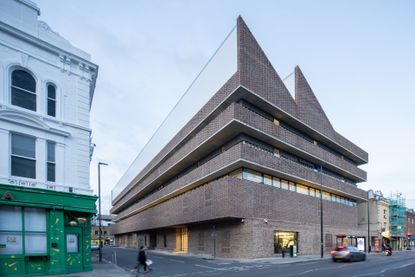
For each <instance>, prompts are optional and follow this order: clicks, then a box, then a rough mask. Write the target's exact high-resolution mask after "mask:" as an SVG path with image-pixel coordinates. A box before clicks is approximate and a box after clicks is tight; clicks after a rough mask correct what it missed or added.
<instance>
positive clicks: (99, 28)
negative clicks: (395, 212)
mask: <svg viewBox="0 0 415 277" xmlns="http://www.w3.org/2000/svg"><path fill="white" fill-rule="evenodd" d="M35 2H36V3H37V4H38V5H39V7H40V9H41V17H40V19H41V20H44V21H46V22H47V23H48V24H49V25H50V26H51V27H52V29H54V30H55V31H57V32H58V33H60V34H61V35H63V36H64V37H65V38H67V39H68V40H69V41H70V42H71V43H72V44H73V45H75V46H77V47H79V48H81V49H83V50H85V51H87V52H89V53H90V54H91V55H92V60H93V62H95V63H97V64H98V65H99V66H100V69H99V76H98V82H97V87H96V90H95V98H94V102H93V105H92V110H91V127H92V129H93V140H94V142H95V143H96V144H97V148H96V149H95V155H94V158H93V162H92V164H91V186H92V187H93V188H94V189H96V187H97V185H96V163H97V161H98V160H100V161H105V162H108V163H109V164H110V166H109V167H107V168H104V169H103V171H102V186H103V187H104V189H103V192H104V193H103V194H104V197H103V200H105V201H106V203H105V204H104V206H103V207H104V209H105V210H108V209H109V207H110V203H109V199H110V197H109V195H110V190H111V188H112V187H113V186H114V185H115V184H116V183H117V181H118V180H119V178H120V177H121V175H122V174H123V173H124V171H125V170H126V169H127V167H128V166H129V164H130V163H131V162H132V160H133V159H134V158H135V156H136V155H137V154H138V152H139V150H140V149H141V148H142V146H143V145H144V143H145V142H146V141H147V140H148V139H149V137H150V136H151V134H152V133H153V132H154V131H155V130H156V128H157V127H158V125H160V123H161V122H162V120H163V119H164V117H165V116H166V115H167V113H168V112H169V110H170V109H171V108H172V107H173V106H174V104H175V103H176V101H177V100H178V99H179V98H180V96H181V95H182V94H183V92H184V91H185V89H186V88H187V87H188V86H189V84H190V83H191V81H192V80H193V79H194V78H195V77H196V75H197V74H198V72H199V71H200V70H201V68H202V66H203V65H204V64H205V63H206V62H207V60H208V59H209V57H210V56H211V55H212V54H213V53H214V51H215V50H216V48H217V47H218V46H219V44H220V43H221V42H222V40H223V39H224V38H225V36H226V35H227V33H228V32H229V31H230V30H231V29H232V27H233V26H234V25H235V23H236V17H237V16H238V15H239V14H240V15H242V16H243V18H244V19H245V21H246V23H247V24H248V26H249V27H250V29H251V31H252V32H253V34H254V35H255V37H256V38H257V40H258V42H259V43H260V44H261V46H262V48H263V49H264V51H265V53H266V54H267V56H268V57H269V59H270V60H271V62H272V63H273V65H274V67H275V69H276V70H277V71H278V73H279V74H280V76H281V77H285V76H286V75H288V74H289V73H291V72H292V70H293V68H294V66H295V65H299V66H300V67H301V68H302V70H303V72H304V74H305V76H306V78H307V79H308V81H309V83H310V84H311V86H312V88H313V90H314V92H315V94H316V96H317V97H318V99H319V101H320V103H321V105H322V106H323V108H324V110H325V112H326V114H327V115H328V117H329V119H330V120H331V123H332V125H333V126H334V128H335V129H336V130H337V131H338V132H339V133H341V134H342V135H344V136H345V137H347V138H348V139H350V140H351V141H353V142H354V143H356V144H357V145H359V146H360V147H362V148H363V149H365V150H366V151H368V152H369V164H368V165H365V166H363V167H362V168H363V169H364V170H367V172H368V182H367V183H363V184H361V185H360V187H361V188H364V189H368V188H373V189H380V190H382V191H383V193H384V195H385V196H389V194H390V193H391V192H397V191H400V192H403V193H404V195H405V196H406V198H407V200H408V201H407V202H408V206H410V207H413V208H415V183H414V178H413V176H412V174H414V173H415V147H414V140H415V139H414V137H415V109H414V108H413V106H414V103H415V86H414V84H413V83H414V79H415V78H414V77H415V71H414V64H415V16H414V14H415V2H414V1H132V0H131V1H128V0H123V1H115V0H112V1H109V0H105V1H103V0H95V1H93V0H90V1H84V0H71V1H63V0H62V1H59V0H35Z"/></svg>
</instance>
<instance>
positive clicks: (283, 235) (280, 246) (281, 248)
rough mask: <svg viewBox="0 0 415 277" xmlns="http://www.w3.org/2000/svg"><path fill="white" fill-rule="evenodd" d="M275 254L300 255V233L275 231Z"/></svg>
mask: <svg viewBox="0 0 415 277" xmlns="http://www.w3.org/2000/svg"><path fill="white" fill-rule="evenodd" d="M274 253H284V254H289V253H290V254H293V255H296V254H297V253H298V232H286V231H275V232H274Z"/></svg>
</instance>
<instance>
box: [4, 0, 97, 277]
mask: <svg viewBox="0 0 415 277" xmlns="http://www.w3.org/2000/svg"><path fill="white" fill-rule="evenodd" d="M39 15H40V10H39V8H38V7H37V6H36V4H35V3H33V2H32V1H29V0H4V1H0V65H1V66H0V88H1V90H0V275H1V276H23V275H24V276H28V275H46V274H62V273H69V272H78V271H87V270H91V269H92V264H91V252H90V234H91V229H90V228H91V226H90V217H91V215H92V214H94V213H95V212H96V209H95V201H96V197H95V196H92V190H91V188H90V186H89V163H90V157H91V154H92V152H91V147H90V145H91V144H90V138H91V129H90V126H89V111H90V107H91V103H92V97H93V94H94V88H95V81H96V76H97V71H98V66H97V65H95V64H93V63H92V62H91V61H90V60H91V58H90V55H89V54H87V53H85V52H83V51H82V50H80V49H78V48H75V47H74V46H72V45H71V44H70V43H69V42H68V41H67V40H65V39H64V38H63V37H61V36H60V35H59V34H57V33H56V32H54V31H53V30H51V28H50V27H49V26H48V25H47V24H46V23H45V22H42V21H40V20H38V16H39Z"/></svg>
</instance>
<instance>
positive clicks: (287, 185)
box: [229, 168, 357, 207]
mask: <svg viewBox="0 0 415 277" xmlns="http://www.w3.org/2000/svg"><path fill="white" fill-rule="evenodd" d="M229 176H231V177H235V178H238V179H241V180H247V181H252V182H255V183H259V184H265V185H269V186H272V187H276V188H280V189H285V190H289V191H292V192H297V193H300V194H303V195H308V196H312V197H317V198H320V191H321V190H320V189H318V188H313V187H310V186H307V185H304V184H299V183H296V182H292V181H288V180H285V179H282V178H279V177H275V176H271V175H268V174H265V173H261V172H258V171H255V170H251V169H247V168H240V169H237V170H234V171H232V172H231V173H229ZM323 200H327V201H331V202H336V203H339V204H344V205H346V206H350V207H357V203H356V201H354V200H352V199H350V198H347V197H343V196H340V195H337V194H334V193H330V192H327V191H323Z"/></svg>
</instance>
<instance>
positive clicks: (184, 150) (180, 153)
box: [113, 103, 235, 211]
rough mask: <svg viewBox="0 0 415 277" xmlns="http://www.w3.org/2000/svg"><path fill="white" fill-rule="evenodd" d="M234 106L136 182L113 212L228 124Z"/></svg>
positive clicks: (232, 114) (231, 117)
mask: <svg viewBox="0 0 415 277" xmlns="http://www.w3.org/2000/svg"><path fill="white" fill-rule="evenodd" d="M234 106H235V103H233V104H231V105H230V106H228V107H227V108H226V109H225V110H224V111H222V112H221V113H220V114H219V115H218V116H217V117H215V118H214V119H213V120H212V121H211V122H209V123H208V124H207V125H206V126H205V127H204V128H203V129H201V130H200V131H199V132H198V133H196V134H195V135H194V136H193V137H192V138H191V139H190V140H189V141H188V142H186V143H185V144H184V145H183V146H182V147H180V148H179V149H178V150H177V151H175V152H174V153H172V154H171V155H170V156H169V157H168V158H167V159H166V160H165V161H164V162H163V163H161V164H160V165H159V166H157V167H156V168H155V169H154V170H153V171H151V173H150V174H149V175H147V176H146V177H144V178H143V179H142V180H141V181H140V182H138V183H137V184H136V185H135V186H134V187H133V188H132V189H131V190H130V192H129V193H128V195H126V196H125V197H123V198H122V199H120V201H119V202H118V203H117V204H116V205H114V207H113V210H114V211H118V210H120V208H121V207H122V206H124V205H125V204H126V203H128V202H130V201H131V200H132V199H134V198H136V197H135V196H136V195H137V193H139V192H141V191H142V190H143V189H144V188H146V187H147V186H149V185H150V184H152V182H154V180H155V179H156V178H159V177H160V176H162V174H164V173H165V172H166V170H168V169H170V168H171V167H172V166H174V165H176V164H177V163H178V162H179V161H180V160H181V159H183V158H184V157H185V156H186V155H187V154H189V153H191V152H192V151H194V150H195V149H196V148H197V147H198V146H199V145H201V144H202V143H203V142H204V141H205V140H206V139H208V138H209V137H211V136H212V135H214V134H215V133H216V132H218V131H219V130H220V129H221V128H222V127H223V126H225V125H226V124H228V123H229V122H230V121H231V120H232V119H233V118H234Z"/></svg>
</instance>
